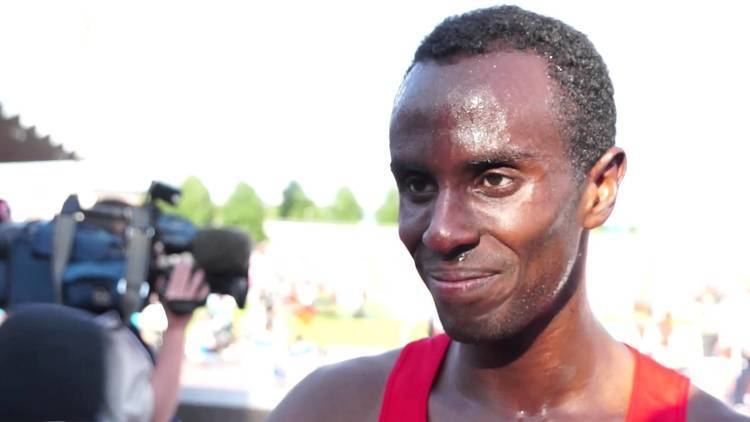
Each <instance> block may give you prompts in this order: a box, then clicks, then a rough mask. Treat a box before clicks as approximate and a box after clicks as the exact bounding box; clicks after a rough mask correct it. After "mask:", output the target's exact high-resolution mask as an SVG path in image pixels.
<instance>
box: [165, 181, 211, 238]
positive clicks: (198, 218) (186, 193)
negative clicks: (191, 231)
mask: <svg viewBox="0 0 750 422" xmlns="http://www.w3.org/2000/svg"><path fill="white" fill-rule="evenodd" d="M180 189H181V190H182V195H181V196H180V202H178V203H177V206H170V205H163V206H162V207H161V208H162V210H163V211H164V212H167V213H173V214H177V215H181V216H183V217H185V218H187V219H188V220H190V221H191V222H192V223H193V224H195V225H196V226H206V225H208V224H211V222H212V221H213V218H214V211H215V207H214V204H213V203H212V202H211V195H210V194H209V193H208V189H206V186H204V185H203V182H201V181H200V179H198V178H197V177H194V176H191V177H188V178H187V179H185V181H184V182H183V183H182V186H181V187H180Z"/></svg>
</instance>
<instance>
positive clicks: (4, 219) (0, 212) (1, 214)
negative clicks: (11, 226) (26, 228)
mask: <svg viewBox="0 0 750 422" xmlns="http://www.w3.org/2000/svg"><path fill="white" fill-rule="evenodd" d="M9 222H11V214H10V206H9V205H8V202H7V201H6V200H4V199H0V223H9Z"/></svg>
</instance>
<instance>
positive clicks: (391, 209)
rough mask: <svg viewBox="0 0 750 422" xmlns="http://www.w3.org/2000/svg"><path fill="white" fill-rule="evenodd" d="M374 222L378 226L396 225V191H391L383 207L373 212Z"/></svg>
mask: <svg viewBox="0 0 750 422" xmlns="http://www.w3.org/2000/svg"><path fill="white" fill-rule="evenodd" d="M375 220H376V221H377V222H378V223H380V224H397V223H398V191H396V189H391V190H390V191H389V192H388V194H387V195H386V197H385V201H384V202H383V205H381V206H380V208H378V210H377V211H376V212H375Z"/></svg>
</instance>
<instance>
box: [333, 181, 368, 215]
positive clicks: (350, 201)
mask: <svg viewBox="0 0 750 422" xmlns="http://www.w3.org/2000/svg"><path fill="white" fill-rule="evenodd" d="M325 215H326V217H328V219H330V220H331V221H337V222H345V223H356V222H358V221H361V220H362V216H363V215H364V213H363V212H362V207H361V206H360V205H359V203H358V202H357V198H355V197H354V193H353V192H352V191H351V189H349V188H346V187H344V188H341V189H339V191H338V192H337V193H336V199H334V201H333V205H331V206H330V207H329V208H328V209H327V210H326V213H325Z"/></svg>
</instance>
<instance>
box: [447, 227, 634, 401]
mask: <svg viewBox="0 0 750 422" xmlns="http://www.w3.org/2000/svg"><path fill="white" fill-rule="evenodd" d="M585 245H586V239H585V237H584V239H583V241H582V245H581V246H582V251H581V254H580V255H579V256H580V259H579V261H581V262H578V263H576V265H575V268H574V269H573V271H572V272H571V275H570V279H569V280H568V283H567V284H566V287H565V288H564V289H563V291H562V292H560V295H559V296H560V297H559V298H558V299H557V300H556V301H557V302H558V303H556V306H552V307H551V310H550V311H549V313H548V315H546V316H542V317H540V318H538V319H537V320H536V321H534V322H532V323H531V324H530V325H529V327H527V328H526V329H525V330H524V331H523V333H520V334H518V335H516V336H514V337H513V338H511V339H504V340H502V341H498V342H493V343H481V344H464V343H454V347H452V348H451V349H452V350H451V351H450V355H449V359H452V361H453V363H454V364H455V366H454V367H455V368H456V371H454V372H453V373H454V374H455V379H454V380H453V382H455V385H456V388H457V389H458V390H459V391H460V392H461V393H462V395H463V396H464V397H466V398H467V399H470V400H476V401H478V402H484V403H486V404H487V405H489V406H500V407H502V408H504V409H510V410H511V411H514V412H516V413H521V414H528V415H541V414H546V413H547V412H548V411H549V410H552V409H556V408H560V407H571V406H568V405H569V404H570V403H571V402H572V401H574V400H573V399H574V398H583V399H585V400H586V401H587V402H588V401H589V400H591V399H592V398H593V396H592V394H591V393H592V391H593V392H596V394H599V397H601V396H602V395H601V394H600V393H601V392H605V393H606V392H607V391H613V390H612V389H609V388H601V385H600V384H599V383H598V382H597V380H601V381H604V380H606V379H608V378H609V375H611V374H612V373H613V372H614V373H620V372H618V371H622V370H623V369H624V370H625V371H627V370H628V367H629V365H631V363H630V360H629V359H628V358H627V357H625V356H627V354H629V352H628V351H627V350H626V349H625V348H624V346H622V345H620V344H619V343H617V342H616V341H614V340H613V339H612V338H611V337H610V336H609V334H608V333H607V332H606V331H605V330H604V328H603V327H602V326H601V325H600V324H599V323H598V322H597V321H596V319H595V318H594V315H593V313H592V311H591V308H590V307H589V304H588V301H587V298H586V292H585V287H584V284H585V283H584V276H583V274H584V268H583V267H584V262H585ZM623 357H625V359H623ZM622 362H627V363H626V364H624V368H623V363H622ZM449 364H450V363H449ZM609 379H610V381H611V378H609ZM624 379H625V381H626V385H625V391H628V388H627V386H628V384H627V382H629V381H630V379H629V378H628V377H624ZM620 391H622V390H620ZM608 399H609V398H605V400H608ZM615 400H616V399H615ZM588 405H589V408H590V407H591V405H592V403H590V402H589V403H588Z"/></svg>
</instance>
